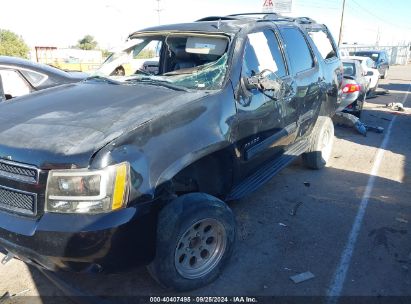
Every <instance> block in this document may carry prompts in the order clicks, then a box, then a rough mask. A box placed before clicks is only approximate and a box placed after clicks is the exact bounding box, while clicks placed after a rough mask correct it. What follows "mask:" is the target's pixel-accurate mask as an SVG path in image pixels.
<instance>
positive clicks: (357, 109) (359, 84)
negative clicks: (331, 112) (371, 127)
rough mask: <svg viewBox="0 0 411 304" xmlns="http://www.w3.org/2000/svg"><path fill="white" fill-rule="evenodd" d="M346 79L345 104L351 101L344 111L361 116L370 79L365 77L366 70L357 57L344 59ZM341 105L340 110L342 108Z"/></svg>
mask: <svg viewBox="0 0 411 304" xmlns="http://www.w3.org/2000/svg"><path fill="white" fill-rule="evenodd" d="M342 63H343V67H344V79H345V84H344V86H343V89H342V92H343V104H344V105H345V104H347V103H349V102H350V103H349V104H348V105H347V106H346V107H345V108H344V109H343V112H347V113H350V114H353V115H355V116H357V117H358V118H360V117H361V111H362V109H363V107H364V102H365V99H366V97H367V91H368V87H369V80H368V79H366V78H365V75H366V72H365V71H364V70H363V68H362V66H361V63H360V61H358V60H355V59H343V60H342ZM341 107H342V106H340V107H339V110H341Z"/></svg>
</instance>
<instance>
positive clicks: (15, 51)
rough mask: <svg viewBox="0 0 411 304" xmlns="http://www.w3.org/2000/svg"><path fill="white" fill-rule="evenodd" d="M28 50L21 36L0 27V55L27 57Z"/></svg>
mask: <svg viewBox="0 0 411 304" xmlns="http://www.w3.org/2000/svg"><path fill="white" fill-rule="evenodd" d="M29 50H30V49H29V47H28V46H27V44H26V43H25V42H24V40H23V38H21V37H20V36H18V35H17V34H15V33H13V32H12V31H9V30H3V29H0V55H6V56H16V57H22V58H28V53H29Z"/></svg>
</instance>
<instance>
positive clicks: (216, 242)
mask: <svg viewBox="0 0 411 304" xmlns="http://www.w3.org/2000/svg"><path fill="white" fill-rule="evenodd" d="M234 241H235V221H234V216H233V214H232V212H231V210H230V208H229V207H228V206H227V205H226V204H225V203H224V202H222V201H220V200H219V199H217V198H215V197H212V196H210V195H207V194H203V193H192V194H186V195H183V196H181V197H179V198H177V199H175V200H174V201H172V202H171V203H170V204H168V205H167V206H165V207H164V208H163V209H162V210H161V212H160V214H159V221H158V228H157V249H156V257H155V259H154V261H153V262H152V263H151V264H150V265H149V266H148V270H149V272H150V274H151V275H152V276H153V278H154V279H155V280H156V281H157V282H159V283H160V284H161V285H163V286H164V287H166V288H170V289H174V290H180V291H184V290H192V289H196V288H199V287H202V286H204V285H207V284H209V283H211V282H212V281H213V280H215V279H216V278H217V277H218V275H219V274H220V272H221V270H222V268H223V267H224V265H225V264H226V263H227V261H228V259H229V257H230V255H231V252H232V249H233V245H234Z"/></svg>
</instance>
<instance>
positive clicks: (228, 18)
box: [195, 16, 237, 22]
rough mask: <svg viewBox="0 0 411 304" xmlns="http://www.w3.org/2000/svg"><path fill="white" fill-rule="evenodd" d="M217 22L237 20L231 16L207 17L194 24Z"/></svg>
mask: <svg viewBox="0 0 411 304" xmlns="http://www.w3.org/2000/svg"><path fill="white" fill-rule="evenodd" d="M218 20H237V18H233V17H231V16H209V17H204V18H201V19H198V20H196V21H195V22H201V21H218Z"/></svg>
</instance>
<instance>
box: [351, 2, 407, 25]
mask: <svg viewBox="0 0 411 304" xmlns="http://www.w3.org/2000/svg"><path fill="white" fill-rule="evenodd" d="M351 1H352V2H353V3H354V4H355V5H357V6H358V7H359V8H361V9H362V10H363V11H365V12H366V13H368V14H369V15H371V16H373V17H375V18H377V19H379V20H381V21H383V22H384V23H387V24H391V25H392V26H394V27H399V28H403V29H409V30H410V29H411V27H405V26H401V25H398V24H395V23H392V22H390V21H388V20H386V19H384V18H381V17H380V16H377V15H376V14H374V13H373V12H371V11H369V10H368V9H366V8H365V7H363V6H362V5H360V4H359V3H358V2H357V1H355V0H351Z"/></svg>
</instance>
